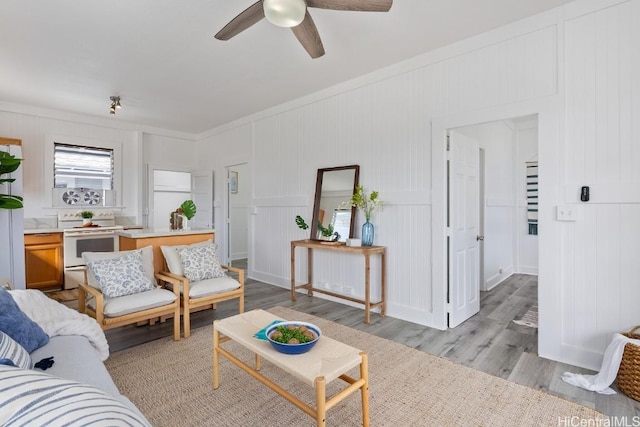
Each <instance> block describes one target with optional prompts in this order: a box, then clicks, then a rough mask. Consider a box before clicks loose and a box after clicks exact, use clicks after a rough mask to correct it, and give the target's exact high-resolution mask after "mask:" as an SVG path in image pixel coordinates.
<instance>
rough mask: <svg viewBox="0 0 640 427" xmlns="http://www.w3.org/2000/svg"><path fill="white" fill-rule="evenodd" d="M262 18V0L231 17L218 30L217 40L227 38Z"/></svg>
mask: <svg viewBox="0 0 640 427" xmlns="http://www.w3.org/2000/svg"><path fill="white" fill-rule="evenodd" d="M262 18H264V8H263V7H262V0H260V1H258V2H256V3H254V4H252V5H251V6H249V7H248V8H246V9H245V11H244V12H242V13H241V14H239V15H238V16H236V17H235V18H233V19H232V20H231V21H230V22H229V23H228V24H227V25H225V26H224V28H223V29H221V30H220V31H218V34H216V36H215V37H216V38H217V39H218V40H229V39H230V38H231V37H233V36H235V35H238V34H239V33H241V32H243V31H244V30H246V29H247V28H249V27H250V26H252V25H253V24H255V23H256V22H258V21H260V20H261V19H262Z"/></svg>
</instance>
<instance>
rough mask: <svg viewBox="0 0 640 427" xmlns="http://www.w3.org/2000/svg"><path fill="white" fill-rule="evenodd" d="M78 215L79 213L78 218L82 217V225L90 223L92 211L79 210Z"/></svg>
mask: <svg viewBox="0 0 640 427" xmlns="http://www.w3.org/2000/svg"><path fill="white" fill-rule="evenodd" d="M78 215H80V218H82V225H89V224H91V218H93V212H91V211H81V212H79V213H78Z"/></svg>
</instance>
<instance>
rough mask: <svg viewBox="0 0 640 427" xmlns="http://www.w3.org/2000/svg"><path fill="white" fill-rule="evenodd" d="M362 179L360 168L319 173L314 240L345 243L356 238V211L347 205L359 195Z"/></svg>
mask: <svg viewBox="0 0 640 427" xmlns="http://www.w3.org/2000/svg"><path fill="white" fill-rule="evenodd" d="M359 175H360V166H358V165H349V166H338V167H334V168H324V169H318V176H317V178H316V195H315V201H314V203H313V219H312V221H311V239H312V240H333V241H338V242H346V241H347V239H348V238H350V237H352V236H353V224H354V221H355V213H356V209H355V208H354V207H351V206H348V205H347V203H348V202H349V201H350V200H351V196H352V195H353V193H354V191H356V187H357V186H358V177H359ZM345 205H347V206H346V207H345ZM336 233H337V234H336Z"/></svg>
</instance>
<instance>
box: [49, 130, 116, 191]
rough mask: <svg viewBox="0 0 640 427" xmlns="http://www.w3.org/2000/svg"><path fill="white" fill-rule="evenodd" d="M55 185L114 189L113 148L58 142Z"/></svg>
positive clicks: (54, 151)
mask: <svg viewBox="0 0 640 427" xmlns="http://www.w3.org/2000/svg"><path fill="white" fill-rule="evenodd" d="M53 185H54V187H55V188H91V189H96V190H112V189H113V149H109V148H95V147H85V146H81V145H69V144H60V143H57V142H56V143H55V144H54V149H53Z"/></svg>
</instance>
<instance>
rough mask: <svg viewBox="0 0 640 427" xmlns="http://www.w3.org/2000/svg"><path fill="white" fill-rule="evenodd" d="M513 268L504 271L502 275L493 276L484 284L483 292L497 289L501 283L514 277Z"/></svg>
mask: <svg viewBox="0 0 640 427" xmlns="http://www.w3.org/2000/svg"><path fill="white" fill-rule="evenodd" d="M513 274H514V273H513V267H507V268H505V269H504V270H503V271H502V274H494V275H493V276H491V277H489V278H488V279H487V280H486V281H485V282H484V287H483V289H482V290H483V291H490V290H491V289H493V288H495V287H496V286H498V285H499V284H500V283H502V282H504V281H505V280H507V279H508V278H509V277H510V276H513Z"/></svg>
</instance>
